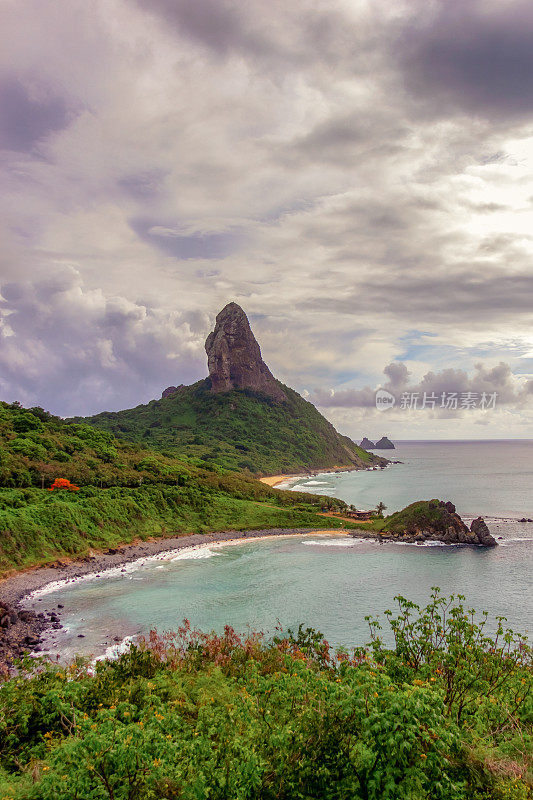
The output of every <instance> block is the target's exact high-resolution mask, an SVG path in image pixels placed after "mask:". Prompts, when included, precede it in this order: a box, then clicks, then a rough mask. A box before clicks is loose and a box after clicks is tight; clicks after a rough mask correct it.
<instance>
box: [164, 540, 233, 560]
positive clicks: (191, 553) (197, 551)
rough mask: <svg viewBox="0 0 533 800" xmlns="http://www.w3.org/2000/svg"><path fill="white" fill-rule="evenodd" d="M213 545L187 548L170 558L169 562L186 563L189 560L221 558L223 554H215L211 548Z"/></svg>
mask: <svg viewBox="0 0 533 800" xmlns="http://www.w3.org/2000/svg"><path fill="white" fill-rule="evenodd" d="M212 546H213V545H206V544H204V545H201V546H199V547H198V548H196V547H194V548H193V547H191V548H189V547H186V548H184V549H183V550H179V551H178V552H177V553H176V554H175V555H173V556H172V557H171V558H169V559H168V560H169V561H186V560H187V559H189V558H211V556H219V555H221V553H215V552H214V551H213V550H212V549H211V548H212Z"/></svg>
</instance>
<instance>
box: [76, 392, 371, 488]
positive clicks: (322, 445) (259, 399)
mask: <svg viewBox="0 0 533 800" xmlns="http://www.w3.org/2000/svg"><path fill="white" fill-rule="evenodd" d="M280 386H282V388H283V391H284V392H285V393H286V395H287V397H288V402H287V403H274V402H273V401H272V400H270V399H269V398H266V397H264V396H262V395H256V394H253V393H252V392H248V391H233V392H228V393H225V394H216V395H215V394H212V393H211V392H210V391H209V381H208V380H204V381H200V382H198V383H196V384H194V385H193V386H187V387H185V388H184V389H182V390H180V391H179V392H178V393H177V394H175V395H172V396H171V397H166V398H163V399H161V400H152V401H151V402H150V403H147V404H146V405H140V406H137V407H136V408H131V409H127V410H124V411H117V412H104V413H102V414H97V415H96V416H94V417H88V418H86V419H83V420H81V421H83V422H86V423H88V424H90V425H94V426H96V427H98V428H101V429H103V430H107V431H110V432H111V433H113V434H114V435H115V436H117V437H120V438H123V439H128V440H129V441H136V442H145V443H147V444H150V446H152V447H157V448H167V449H168V448H172V449H173V450H174V451H176V452H180V453H185V454H187V455H190V456H196V457H201V458H202V459H205V460H209V461H213V462H216V463H217V464H221V465H223V466H225V467H228V468H230V469H236V470H248V471H249V472H251V473H253V474H277V473H285V472H298V471H301V470H307V469H316V468H320V467H324V468H327V467H335V466H349V465H353V466H354V467H364V466H366V465H368V464H371V463H376V464H378V463H382V459H380V458H379V456H374V455H372V454H371V453H367V452H366V450H363V449H362V448H361V447H359V446H358V445H356V444H355V443H354V442H352V441H351V439H349V438H348V437H347V436H341V434H339V433H338V432H337V431H336V430H335V428H334V427H333V425H331V423H330V422H328V421H327V420H326V419H325V418H324V417H323V416H322V414H320V413H319V412H318V411H317V409H316V408H315V407H314V406H313V405H312V404H311V403H308V402H307V401H306V400H304V399H303V398H302V397H300V395H299V394H298V393H297V392H295V391H293V390H292V389H289V388H288V387H287V386H283V384H280Z"/></svg>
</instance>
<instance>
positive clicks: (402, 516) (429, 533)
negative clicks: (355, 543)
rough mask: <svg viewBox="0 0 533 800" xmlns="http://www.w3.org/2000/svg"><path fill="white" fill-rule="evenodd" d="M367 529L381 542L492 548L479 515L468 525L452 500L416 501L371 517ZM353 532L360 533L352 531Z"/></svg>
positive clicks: (486, 528) (488, 534) (493, 544)
mask: <svg viewBox="0 0 533 800" xmlns="http://www.w3.org/2000/svg"><path fill="white" fill-rule="evenodd" d="M371 530H373V531H375V532H377V533H378V536H379V537H380V538H381V540H383V541H386V540H388V541H398V542H406V543H408V544H415V543H417V542H426V541H436V542H444V543H445V544H472V545H478V546H479V545H481V546H483V547H495V545H496V540H495V539H494V537H493V536H492V535H491V533H490V531H489V529H488V527H487V525H486V523H485V521H484V519H483V517H478V518H477V519H475V520H473V522H472V524H471V525H470V528H468V526H467V525H466V524H465V523H464V522H463V520H462V519H461V517H460V516H459V514H458V513H457V511H456V509H455V506H454V504H453V503H450V502H449V501H448V502H445V501H444V500H419V501H417V502H416V503H411V505H409V506H407V507H406V508H404V509H402V510H401V511H397V512H396V513H395V514H391V515H390V516H388V517H385V519H383V520H374V522H373V523H371ZM354 535H356V536H357V535H362V531H361V534H354Z"/></svg>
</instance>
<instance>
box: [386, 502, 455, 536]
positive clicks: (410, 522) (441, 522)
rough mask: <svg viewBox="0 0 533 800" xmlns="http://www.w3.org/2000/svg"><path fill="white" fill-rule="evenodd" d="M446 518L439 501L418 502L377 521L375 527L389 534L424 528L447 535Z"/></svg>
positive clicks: (444, 510)
mask: <svg viewBox="0 0 533 800" xmlns="http://www.w3.org/2000/svg"><path fill="white" fill-rule="evenodd" d="M446 518H447V514H446V508H443V506H442V504H440V502H439V501H438V500H417V501H416V502H414V503H411V504H410V505H408V506H406V507H405V508H402V509H401V511H395V512H394V514H389V516H388V517H385V519H384V520H382V521H380V520H376V521H375V522H374V524H373V527H374V528H375V529H376V530H380V529H381V530H386V531H388V532H389V533H409V532H411V531H417V530H423V529H424V528H431V529H432V530H436V531H441V532H442V533H445V531H446Z"/></svg>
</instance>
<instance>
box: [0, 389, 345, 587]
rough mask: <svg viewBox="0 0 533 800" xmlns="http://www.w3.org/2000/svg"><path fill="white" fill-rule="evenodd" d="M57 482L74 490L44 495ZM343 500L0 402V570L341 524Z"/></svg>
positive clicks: (42, 412) (61, 490) (39, 411)
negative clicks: (216, 534)
mask: <svg viewBox="0 0 533 800" xmlns="http://www.w3.org/2000/svg"><path fill="white" fill-rule="evenodd" d="M57 478H64V479H67V480H69V481H71V482H72V483H73V484H76V485H77V486H79V487H80V489H79V491H68V490H65V489H60V490H54V491H49V488H50V486H51V484H52V483H53V482H54V480H55V479H57ZM324 505H330V506H333V507H335V506H336V507H338V508H342V507H344V503H343V502H342V501H340V500H332V499H331V498H324V497H319V496H318V495H309V494H304V493H298V492H283V491H280V490H278V489H273V488H271V487H269V486H266V485H264V484H262V483H260V482H259V481H256V480H254V479H253V478H251V477H246V476H245V475H243V474H237V473H233V472H230V471H228V470H226V469H224V468H221V467H219V466H217V465H215V464H213V463H210V462H205V461H202V460H200V459H198V458H196V459H194V458H187V457H186V456H181V457H179V458H177V457H175V456H173V455H172V454H169V453H166V452H162V451H159V452H156V451H153V450H150V449H149V448H148V447H146V445H139V444H132V443H128V442H123V441H118V440H117V439H115V438H114V436H113V435H112V434H110V433H108V432H106V431H100V430H97V429H95V428H93V427H90V426H88V425H81V424H76V425H74V424H68V423H66V422H64V421H63V420H61V419H59V418H58V417H54V416H52V415H50V414H47V413H46V412H45V411H43V409H41V408H33V409H25V408H22V407H21V406H20V405H18V404H16V403H13V404H11V405H8V404H7V403H0V573H1V572H7V571H9V570H10V569H13V568H22V567H28V566H31V565H33V564H38V563H43V562H45V561H51V560H54V559H56V558H58V557H60V556H64V555H68V556H76V555H83V554H84V553H86V552H87V551H88V550H89V549H91V548H100V549H101V548H104V547H109V546H113V545H116V544H118V543H126V542H131V541H132V540H133V539H135V538H136V537H140V538H146V537H148V536H154V535H157V536H165V535H176V534H180V533H183V534H185V533H196V532H208V531H221V530H232V529H237V530H246V529H254V528H277V527H288V528H291V527H304V528H332V527H340V526H341V524H342V523H341V522H339V521H338V520H333V519H330V518H325V517H322V516H318V515H317V513H316V512H317V511H319V510H320V509H321V508H322V507H323V506H324Z"/></svg>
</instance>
